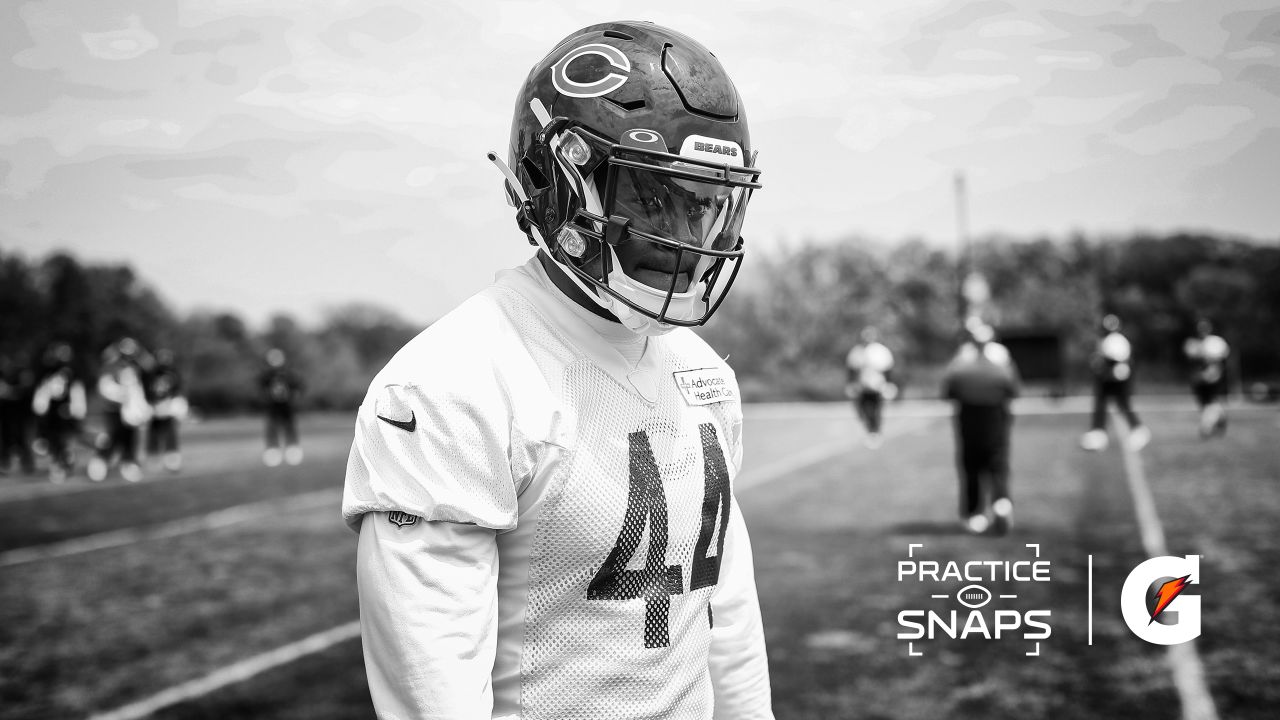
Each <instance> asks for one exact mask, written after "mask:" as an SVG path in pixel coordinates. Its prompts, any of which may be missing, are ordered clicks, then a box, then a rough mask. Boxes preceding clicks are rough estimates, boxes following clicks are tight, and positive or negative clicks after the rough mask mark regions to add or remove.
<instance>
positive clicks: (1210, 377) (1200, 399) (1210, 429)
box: [1182, 319, 1231, 438]
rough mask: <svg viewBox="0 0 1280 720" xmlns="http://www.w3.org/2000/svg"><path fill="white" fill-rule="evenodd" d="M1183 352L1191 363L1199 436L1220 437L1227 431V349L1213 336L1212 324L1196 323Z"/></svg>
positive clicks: (1204, 321)
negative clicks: (1193, 334) (1197, 407)
mask: <svg viewBox="0 0 1280 720" xmlns="http://www.w3.org/2000/svg"><path fill="white" fill-rule="evenodd" d="M1182 351H1183V353H1184V354H1185V355H1186V356H1187V360H1189V361H1190V362H1191V366H1192V367H1191V394H1192V395H1194V396H1195V398H1196V404H1197V405H1198V406H1199V407H1200V437H1202V438H1208V437H1212V436H1214V435H1222V434H1224V433H1226V431H1227V413H1226V410H1225V409H1224V408H1223V407H1222V398H1223V397H1224V396H1225V395H1226V394H1227V358H1228V357H1230V355H1231V346H1229V345H1227V341H1226V340H1223V339H1222V338H1221V337H1219V336H1217V335H1214V334H1213V323H1211V322H1209V321H1208V320H1203V319H1202V320H1200V321H1199V322H1197V323H1196V334H1195V337H1190V338H1187V341H1186V342H1185V343H1183V346H1182Z"/></svg>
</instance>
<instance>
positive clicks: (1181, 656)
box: [1120, 421, 1218, 720]
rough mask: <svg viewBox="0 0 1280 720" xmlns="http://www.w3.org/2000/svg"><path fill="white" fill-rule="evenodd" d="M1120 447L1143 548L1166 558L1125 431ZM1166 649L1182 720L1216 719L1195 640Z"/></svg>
mask: <svg viewBox="0 0 1280 720" xmlns="http://www.w3.org/2000/svg"><path fill="white" fill-rule="evenodd" d="M1120 422H1121V423H1123V421H1120ZM1120 447H1121V454H1122V455H1123V457H1124V476H1125V480H1126V481H1127V483H1128V485H1129V492H1130V493H1131V494H1132V495H1133V509H1134V513H1135V514H1136V515H1137V516H1138V529H1139V532H1140V533H1141V535H1142V548H1143V549H1144V550H1146V552H1147V556H1148V557H1159V556H1161V555H1168V554H1169V548H1168V545H1167V543H1166V542H1165V535H1164V527H1163V526H1162V525H1161V524H1160V516H1159V515H1158V514H1157V513H1156V501H1155V497H1154V496H1153V495H1152V494H1151V485H1150V484H1149V483H1147V476H1146V473H1145V472H1144V470H1143V466H1142V456H1141V455H1140V454H1139V452H1138V451H1137V450H1134V449H1132V448H1131V447H1130V446H1129V432H1128V428H1125V429H1124V432H1122V433H1121V438H1120ZM1167 650H1168V656H1167V657H1168V661H1169V668H1170V670H1171V671H1172V672H1173V685H1174V687H1175V688H1177V690H1178V698H1179V699H1180V700H1181V701H1182V718H1183V720H1218V711H1217V709H1216V708H1215V707H1214V705H1213V696H1212V695H1210V694H1209V685H1208V683H1207V682H1206V681H1205V679H1204V664H1203V663H1202V662H1200V654H1199V653H1198V652H1196V645H1195V641H1194V640H1192V641H1190V642H1186V643H1182V644H1181V645H1169V646H1168V648H1167Z"/></svg>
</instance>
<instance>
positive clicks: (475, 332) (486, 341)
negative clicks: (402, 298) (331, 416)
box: [371, 290, 518, 388]
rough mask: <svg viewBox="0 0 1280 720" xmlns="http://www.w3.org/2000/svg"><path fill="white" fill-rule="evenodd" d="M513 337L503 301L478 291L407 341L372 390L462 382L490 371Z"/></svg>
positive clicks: (498, 295)
mask: <svg viewBox="0 0 1280 720" xmlns="http://www.w3.org/2000/svg"><path fill="white" fill-rule="evenodd" d="M516 334H518V329H517V328H515V327H514V325H513V323H512V320H511V317H510V313H509V312H507V308H506V307H505V299H504V298H503V297H502V296H501V295H500V294H497V293H494V292H492V291H491V290H486V291H482V292H480V293H477V294H475V295H473V296H471V297H470V298H468V299H466V300H464V301H463V302H462V303H461V304H459V305H457V306H456V307H454V308H453V309H452V310H450V311H449V312H448V313H446V314H445V315H444V316H442V317H441V318H440V319H438V320H436V321H435V322H433V323H431V324H430V325H428V326H427V327H426V328H425V329H423V330H422V332H420V333H418V334H417V335H416V336H414V337H413V338H412V339H411V340H409V342H407V343H405V345H404V346H403V347H401V348H400V350H399V351H397V352H396V354H395V355H393V356H392V357H391V359H390V360H389V361H387V364H386V365H385V366H383V368H382V370H381V371H379V372H378V374H377V375H376V376H375V377H374V379H373V382H372V383H371V388H378V387H385V386H387V385H416V384H420V383H430V382H436V381H440V380H448V379H450V378H453V379H457V380H461V379H463V378H467V377H474V376H475V375H476V374H478V373H485V372H489V371H491V370H492V369H493V368H494V367H495V366H497V365H500V364H501V360H502V358H504V357H507V351H508V350H509V346H510V341H511V338H512V337H513V336H514V335H516Z"/></svg>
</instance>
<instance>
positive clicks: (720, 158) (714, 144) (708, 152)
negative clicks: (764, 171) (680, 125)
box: [680, 135, 742, 166]
mask: <svg viewBox="0 0 1280 720" xmlns="http://www.w3.org/2000/svg"><path fill="white" fill-rule="evenodd" d="M680 154H681V155H683V156H684V157H687V158H694V159H696V160H709V161H711V162H713V163H719V164H723V163H726V162H727V163H729V164H730V165H739V166H740V165H742V147H741V146H740V145H738V143H736V142H734V141H732V140H721V139H719V138H712V137H705V136H703V135H690V136H689V137H687V138H685V139H684V144H683V145H681V146H680Z"/></svg>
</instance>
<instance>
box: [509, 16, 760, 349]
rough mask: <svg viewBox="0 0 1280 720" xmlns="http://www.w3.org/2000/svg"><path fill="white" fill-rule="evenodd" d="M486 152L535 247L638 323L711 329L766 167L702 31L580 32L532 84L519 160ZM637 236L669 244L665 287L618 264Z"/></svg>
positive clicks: (650, 329)
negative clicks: (758, 161) (694, 34)
mask: <svg viewBox="0 0 1280 720" xmlns="http://www.w3.org/2000/svg"><path fill="white" fill-rule="evenodd" d="M490 159H491V160H493V161H494V162H495V164H497V165H498V166H499V168H500V169H501V170H503V172H504V174H505V175H506V177H507V192H508V195H509V198H510V200H511V202H512V204H514V205H515V206H516V208H517V213H516V216H517V222H518V223H519V224H520V227H521V229H522V230H524V231H525V233H526V234H527V235H528V236H529V239H530V242H532V243H534V244H536V245H538V246H539V247H541V248H542V249H543V250H544V251H545V252H546V253H547V254H548V255H549V256H550V257H551V258H552V259H554V260H555V261H556V262H557V263H559V265H561V266H562V267H564V268H565V270H566V271H567V274H568V276H569V277H570V278H571V279H573V280H574V281H575V282H576V283H577V284H578V286H579V287H581V288H582V289H583V290H584V291H585V292H586V293H587V295H588V296H589V297H591V298H593V299H594V300H595V301H596V302H598V303H599V304H600V305H601V306H602V307H604V308H605V309H606V310H608V311H610V312H611V313H613V314H614V315H615V316H616V317H617V318H618V319H619V320H620V321H621V322H622V323H623V324H624V325H626V326H627V327H629V328H631V329H632V330H635V331H636V332H640V333H645V334H657V333H661V332H665V331H666V330H670V329H671V328H672V327H674V326H696V325H701V324H703V323H705V322H706V321H707V320H708V319H709V318H710V317H711V315H712V314H713V313H714V312H715V311H716V308H718V307H719V306H720V303H721V302H722V301H723V300H724V297H725V295H726V293H727V292H728V290H729V287H730V286H731V285H732V284H733V280H734V278H735V277H736V275H737V273H738V269H739V267H740V264H741V261H742V257H743V249H742V247H743V242H742V238H741V236H740V234H739V233H740V229H741V227H742V219H743V216H744V213H745V210H746V206H747V202H748V200H749V199H750V197H751V192H752V191H753V190H755V189H757V188H759V187H760V183H759V176H760V171H759V170H758V169H756V168H755V167H752V166H753V165H754V159H755V154H754V153H753V151H752V149H751V138H750V134H749V133H748V131H747V120H746V113H745V111H744V109H743V107H742V100H741V99H740V98H739V97H738V92H737V90H736V89H735V88H734V86H733V83H732V82H731V81H730V80H729V77H728V75H727V74H726V73H725V71H724V68H722V67H721V65H720V61H719V60H717V59H716V57H715V56H714V55H712V54H711V53H710V52H709V51H708V50H707V49H706V48H704V47H703V46H702V45H700V44H699V43H698V42H696V41H694V40H693V39H691V38H689V37H687V36H685V35H682V34H680V33H678V32H674V31H672V30H669V29H667V28H664V27H660V26H658V25H654V24H652V23H648V22H613V23H604V24H600V25H592V26H590V27H587V28H583V29H582V30H579V31H577V32H575V33H573V34H571V35H570V36H569V37H567V38H565V39H564V40H562V41H560V43H558V44H557V45H556V48H555V49H554V50H552V51H551V53H550V54H548V55H547V56H546V57H545V58H543V59H542V60H541V61H540V62H539V63H538V64H537V65H535V66H534V67H533V70H531V71H530V73H529V76H528V78H527V79H526V80H525V84H524V87H523V89H522V90H521V92H520V94H519V96H518V98H517V100H516V108H515V118H514V120H513V122H512V127H511V145H510V148H509V154H508V162H509V163H510V165H509V167H508V166H506V165H503V164H502V162H501V161H500V160H499V159H498V158H497V157H496V155H495V154H493V153H491V154H490ZM636 242H643V243H652V244H655V245H657V246H660V247H661V248H662V249H661V250H654V252H655V254H658V255H660V256H662V257H664V258H665V259H666V260H667V261H668V262H665V263H663V264H664V266H665V267H664V268H663V274H662V275H661V276H662V277H663V278H664V280H663V281H662V282H661V283H659V285H654V284H646V283H644V282H641V281H640V280H637V279H636V278H634V277H631V276H630V275H628V274H627V273H626V272H624V271H623V269H622V267H621V266H620V263H619V261H618V255H617V253H616V251H615V249H616V248H619V247H621V246H623V245H624V244H626V243H636ZM646 277H647V278H648V279H650V281H651V282H652V278H653V277H654V275H653V274H649V275H647V276H646ZM666 278H669V280H667V279H666Z"/></svg>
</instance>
